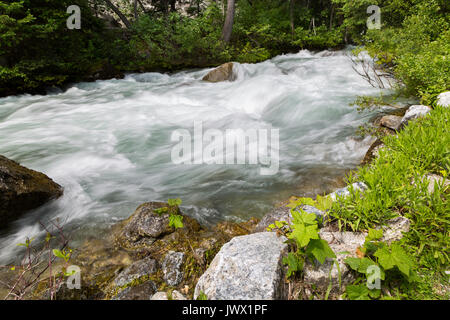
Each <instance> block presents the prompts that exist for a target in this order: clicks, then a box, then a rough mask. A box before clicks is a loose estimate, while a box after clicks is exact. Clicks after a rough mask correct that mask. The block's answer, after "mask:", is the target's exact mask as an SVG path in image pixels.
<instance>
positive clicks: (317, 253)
mask: <svg viewBox="0 0 450 320" xmlns="http://www.w3.org/2000/svg"><path fill="white" fill-rule="evenodd" d="M306 254H307V255H308V256H311V255H313V256H314V257H315V258H316V259H317V261H319V262H320V263H321V264H323V263H324V262H325V259H326V258H336V255H335V254H334V252H333V250H332V249H331V248H330V246H329V245H328V242H326V241H325V240H323V239H313V240H311V241H310V242H309V244H308V247H307V248H306Z"/></svg>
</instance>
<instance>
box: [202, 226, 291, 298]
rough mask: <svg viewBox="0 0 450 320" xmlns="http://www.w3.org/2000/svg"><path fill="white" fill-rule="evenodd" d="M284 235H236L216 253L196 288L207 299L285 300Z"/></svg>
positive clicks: (267, 233) (263, 233)
mask: <svg viewBox="0 0 450 320" xmlns="http://www.w3.org/2000/svg"><path fill="white" fill-rule="evenodd" d="M285 241H286V238H285V237H278V236H277V235H276V234H275V233H273V232H261V233H254V234H251V235H246V236H241V237H236V238H233V239H232V240H231V241H230V242H228V243H227V244H225V245H224V246H223V247H222V249H221V250H220V251H219V253H218V254H217V255H216V256H215V258H214V260H213V261H212V263H211V265H210V267H209V268H208V270H207V271H206V272H205V273H204V274H203V275H202V276H201V277H200V279H199V281H198V283H197V286H196V287H195V293H194V299H196V298H197V297H198V296H199V295H200V293H201V292H203V293H204V294H205V295H206V296H207V297H208V300H276V299H285V298H286V292H285V288H284V275H285V274H284V267H283V263H282V260H283V257H284V256H285V255H286V254H287V250H288V248H287V244H285V243H284V242H285Z"/></svg>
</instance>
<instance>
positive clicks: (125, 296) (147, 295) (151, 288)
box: [112, 281, 157, 300]
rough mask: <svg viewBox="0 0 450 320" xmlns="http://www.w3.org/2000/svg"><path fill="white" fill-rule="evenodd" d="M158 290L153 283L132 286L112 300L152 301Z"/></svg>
mask: <svg viewBox="0 0 450 320" xmlns="http://www.w3.org/2000/svg"><path fill="white" fill-rule="evenodd" d="M156 290H157V288H156V285H155V284H154V283H153V281H147V282H145V283H142V284H139V285H136V286H131V287H127V288H125V289H123V290H122V291H120V292H119V293H118V294H117V295H116V296H115V297H114V298H113V299H112V300H150V299H151V298H152V297H153V295H154V294H155V292H156Z"/></svg>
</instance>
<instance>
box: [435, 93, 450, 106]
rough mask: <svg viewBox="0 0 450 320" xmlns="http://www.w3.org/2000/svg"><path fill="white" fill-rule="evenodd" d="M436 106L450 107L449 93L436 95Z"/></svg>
mask: <svg viewBox="0 0 450 320" xmlns="http://www.w3.org/2000/svg"><path fill="white" fill-rule="evenodd" d="M436 104H437V105H438V106H441V107H450V91H447V92H443V93H441V94H440V95H438V97H437V102H436Z"/></svg>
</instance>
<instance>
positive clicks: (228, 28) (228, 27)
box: [222, 0, 236, 43]
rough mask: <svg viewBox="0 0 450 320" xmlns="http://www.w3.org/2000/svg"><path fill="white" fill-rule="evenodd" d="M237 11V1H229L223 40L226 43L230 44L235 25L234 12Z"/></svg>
mask: <svg viewBox="0 0 450 320" xmlns="http://www.w3.org/2000/svg"><path fill="white" fill-rule="evenodd" d="M235 9H236V5H235V0H228V4H227V16H226V18H225V24H224V26H223V32H222V38H223V41H225V42H227V43H228V42H230V39H231V33H232V32H233V24H234V12H235Z"/></svg>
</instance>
